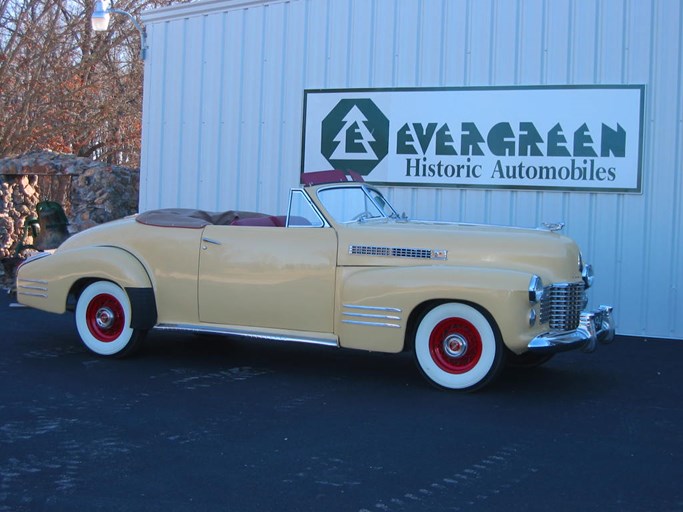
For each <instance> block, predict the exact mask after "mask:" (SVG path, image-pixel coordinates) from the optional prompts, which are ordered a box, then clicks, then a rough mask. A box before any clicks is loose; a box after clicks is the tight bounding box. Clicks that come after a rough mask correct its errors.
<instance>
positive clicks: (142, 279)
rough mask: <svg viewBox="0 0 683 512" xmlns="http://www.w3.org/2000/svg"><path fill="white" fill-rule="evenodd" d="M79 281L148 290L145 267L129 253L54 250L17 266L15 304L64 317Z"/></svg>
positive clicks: (95, 249)
mask: <svg viewBox="0 0 683 512" xmlns="http://www.w3.org/2000/svg"><path fill="white" fill-rule="evenodd" d="M41 256H42V255H41ZM83 279H88V280H98V279H102V280H107V281H112V282H114V283H116V284H117V285H119V286H120V287H121V288H124V289H129V288H135V289H148V290H151V289H152V282H151V280H150V278H149V274H148V273H147V271H146V270H145V267H144V266H143V265H142V263H141V262H140V260H138V259H137V258H136V257H135V256H133V255H132V254H130V253H129V252H127V251H125V250H123V249H120V248H117V247H106V246H102V247H80V248H74V249H70V250H69V249H67V250H57V251H56V252H55V253H54V254H52V255H47V256H43V257H38V258H35V259H29V260H27V261H26V262H25V263H24V264H23V265H21V266H20V267H19V270H18V271H17V300H18V302H20V303H21V304H24V305H26V306H29V307H33V308H37V309H42V310H44V311H49V312H51V313H64V312H65V311H66V304H67V298H68V296H69V293H70V292H71V290H72V288H73V286H74V285H75V284H76V283H77V282H78V281H81V280H83Z"/></svg>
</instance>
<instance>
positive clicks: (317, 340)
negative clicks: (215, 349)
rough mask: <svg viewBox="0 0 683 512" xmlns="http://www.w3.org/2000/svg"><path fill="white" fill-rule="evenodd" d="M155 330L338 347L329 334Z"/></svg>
mask: <svg viewBox="0 0 683 512" xmlns="http://www.w3.org/2000/svg"><path fill="white" fill-rule="evenodd" d="M155 329H159V330H161V331H184V332H195V333H207V334H221V335H225V336H241V337H245V338H252V339H261V340H273V341H289V342H294V343H307V344H311V345H325V346H328V347H338V346H339V339H338V338H337V336H334V335H331V334H327V333H311V334H303V333H301V334H294V333H292V332H290V331H285V330H280V329H258V328H255V327H254V328H252V327H243V326H233V325H194V324H158V325H157V326H156V327H155Z"/></svg>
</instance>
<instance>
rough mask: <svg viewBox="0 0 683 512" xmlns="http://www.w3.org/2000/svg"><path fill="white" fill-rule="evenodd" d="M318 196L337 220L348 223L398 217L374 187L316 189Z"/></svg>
mask: <svg viewBox="0 0 683 512" xmlns="http://www.w3.org/2000/svg"><path fill="white" fill-rule="evenodd" d="M318 198H319V199H320V202H321V203H322V204H323V206H324V207H325V209H326V210H327V212H328V213H329V214H330V215H332V217H333V218H334V220H336V221H337V222H342V223H349V222H360V221H366V220H369V219H384V218H387V217H392V218H393V217H398V215H397V214H396V211H395V210H394V209H393V208H392V207H391V205H390V204H389V202H388V201H387V200H386V199H385V198H384V196H383V195H382V194H381V193H380V192H379V191H378V190H375V189H374V188H368V187H340V188H325V189H322V190H319V191H318Z"/></svg>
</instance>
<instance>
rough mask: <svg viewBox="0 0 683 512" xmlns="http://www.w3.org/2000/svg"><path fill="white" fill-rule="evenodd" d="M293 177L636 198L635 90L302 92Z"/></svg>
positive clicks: (638, 107) (638, 122)
mask: <svg viewBox="0 0 683 512" xmlns="http://www.w3.org/2000/svg"><path fill="white" fill-rule="evenodd" d="M304 94H305V97H304V129H303V143H302V148H303V155H302V172H308V171H317V170H324V169H332V168H333V169H342V170H348V169H350V170H354V171H356V172H358V173H360V174H361V175H362V176H363V177H364V179H365V180H366V181H369V182H373V183H378V184H383V185H399V184H400V185H409V186H430V187H448V186H455V187H480V188H488V189H491V188H505V189H534V190H536V189H537V190H546V189H561V190H583V191H605V192H607V191H612V192H640V191H641V181H642V180H641V173H642V170H641V160H642V149H641V148H642V138H643V104H644V86H642V85H635V86H631V85H614V86H557V87H545V86H538V87H535V86H534V87H477V88H420V89H346V90H339V89H335V90H331V89H330V90H307V91H305V93H304Z"/></svg>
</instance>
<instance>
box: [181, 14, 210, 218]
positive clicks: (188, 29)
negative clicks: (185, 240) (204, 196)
mask: <svg viewBox="0 0 683 512" xmlns="http://www.w3.org/2000/svg"><path fill="white" fill-rule="evenodd" d="M203 21H204V18H203V17H202V18H191V19H188V20H186V21H185V23H184V25H185V27H184V35H185V42H184V45H183V48H182V52H183V57H182V61H183V62H184V63H185V66H184V69H183V73H182V91H183V96H182V103H181V106H180V109H181V119H182V121H181V126H180V138H179V140H178V162H179V169H178V172H179V186H180V192H179V197H178V202H177V204H178V205H179V206H181V207H183V208H191V207H194V206H195V204H196V201H197V194H198V191H199V180H198V173H197V169H196V168H195V166H196V165H197V159H198V152H199V151H198V148H199V145H200V143H201V137H202V130H201V107H202V100H203V95H202V80H201V76H202V54H203V49H204V48H203V45H204V40H203V37H202V33H203V31H202V26H203Z"/></svg>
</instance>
